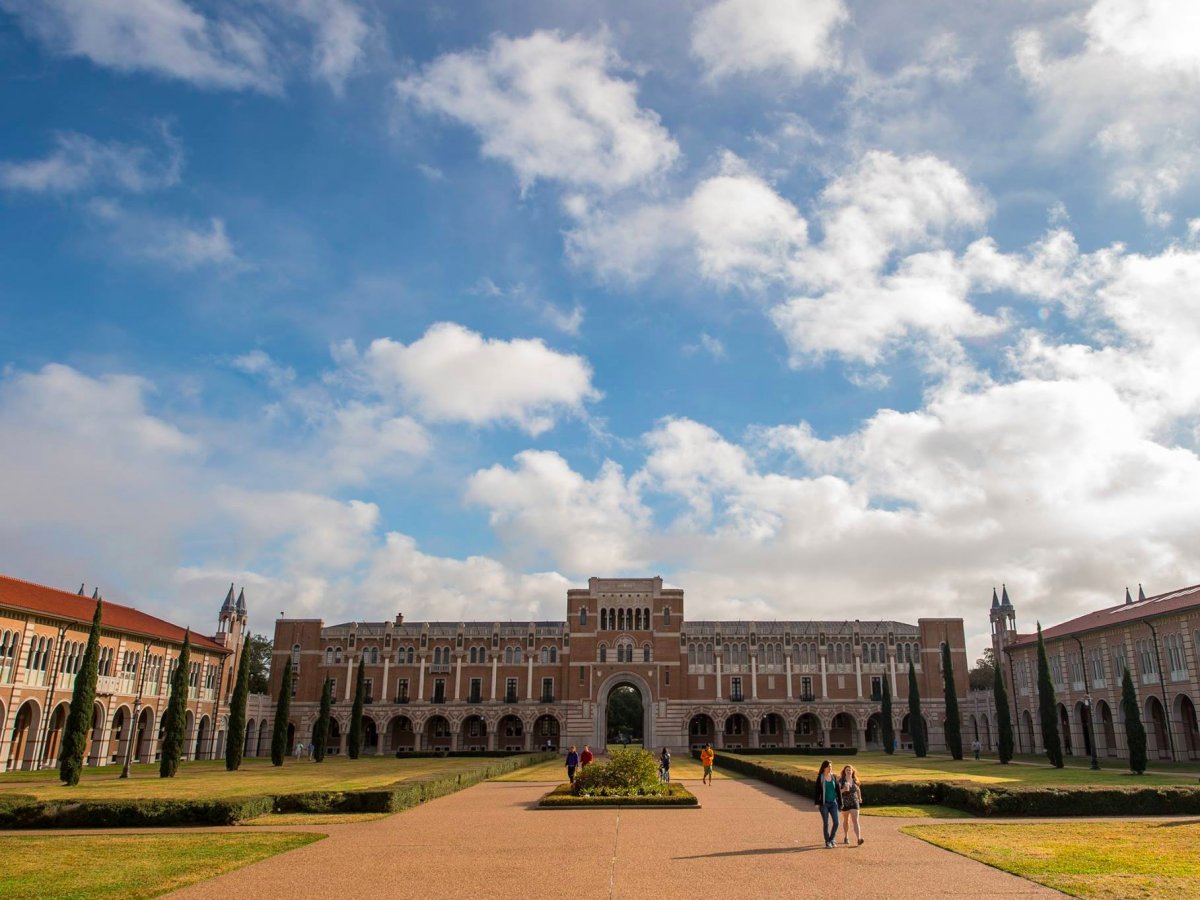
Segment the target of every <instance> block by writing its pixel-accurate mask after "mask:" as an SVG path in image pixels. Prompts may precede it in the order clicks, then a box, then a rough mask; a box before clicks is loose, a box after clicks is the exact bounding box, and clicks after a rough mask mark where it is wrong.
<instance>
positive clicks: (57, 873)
mask: <svg viewBox="0 0 1200 900" xmlns="http://www.w3.org/2000/svg"><path fill="white" fill-rule="evenodd" d="M323 837H324V835H322V834H306V833H303V832H273V833H272V832H259V833H254V832H249V833H247V834H212V833H209V834H122V835H62V836H59V835H53V836H44V835H29V836H25V835H19V836H15V837H14V836H7V835H6V836H2V837H0V859H3V860H4V864H3V865H2V866H0V897H13V898H16V897H21V898H25V897H29V898H34V897H38V898H40V897H56V898H64V900H65V898H84V897H86V898H104V897H114V898H117V897H119V898H121V900H135V898H141V897H158V896H160V895H162V894H165V893H168V892H170V891H173V890H176V889H178V888H181V887H184V886H185V885H189V884H193V883H195V882H197V881H203V880H204V879H206V878H212V877H213V876H214V875H220V874H222V873H223V872H230V871H232V870H234V869H240V868H241V867H242V866H245V865H249V864H250V863H252V862H257V861H258V860H260V859H266V858H267V857H268V856H274V855H275V854H277V853H283V852H284V851H286V850H292V849H294V848H296V847H302V846H304V845H305V844H311V843H312V842H313V841H317V840H320V839H321V838H323Z"/></svg>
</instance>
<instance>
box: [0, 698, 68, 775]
mask: <svg viewBox="0 0 1200 900" xmlns="http://www.w3.org/2000/svg"><path fill="white" fill-rule="evenodd" d="M70 708H71V704H70V701H67V700H64V701H62V702H61V703H59V704H58V705H57V706H56V707H54V712H52V713H51V714H50V717H49V719H47V720H46V733H45V736H44V737H43V738H42V766H43V767H48V766H53V765H55V764H56V763H57V762H58V755H59V753H60V752H61V751H62V737H63V728H64V727H65V726H66V724H67V713H68V712H69V711H70ZM0 718H2V717H0Z"/></svg>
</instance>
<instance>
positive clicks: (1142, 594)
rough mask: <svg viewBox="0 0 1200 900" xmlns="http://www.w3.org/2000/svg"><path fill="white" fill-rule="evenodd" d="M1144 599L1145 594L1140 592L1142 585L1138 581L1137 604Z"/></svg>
mask: <svg viewBox="0 0 1200 900" xmlns="http://www.w3.org/2000/svg"><path fill="white" fill-rule="evenodd" d="M1145 599H1146V592H1145V591H1143V590H1142V583H1141V582H1140V581H1139V582H1138V603H1141V602H1143V601H1144V600H1145Z"/></svg>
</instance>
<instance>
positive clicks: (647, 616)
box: [642, 606, 654, 631]
mask: <svg viewBox="0 0 1200 900" xmlns="http://www.w3.org/2000/svg"><path fill="white" fill-rule="evenodd" d="M642 621H643V622H644V623H645V625H646V630H647V631H649V630H650V629H651V628H653V627H654V625H653V624H651V622H650V607H648V606H647V607H646V608H645V609H643V610H642Z"/></svg>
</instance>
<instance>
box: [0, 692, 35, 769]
mask: <svg viewBox="0 0 1200 900" xmlns="http://www.w3.org/2000/svg"><path fill="white" fill-rule="evenodd" d="M41 718H42V710H41V707H39V706H38V704H37V701H36V700H26V701H25V702H24V703H22V704H21V707H20V708H19V709H18V710H17V714H16V715H15V716H13V727H12V735H11V736H10V737H11V741H10V743H9V745H8V769H9V771H12V770H14V769H32V768H33V760H34V753H35V752H36V751H35V749H34V748H35V746H36V745H37V736H38V725H39V724H40V723H41Z"/></svg>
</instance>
